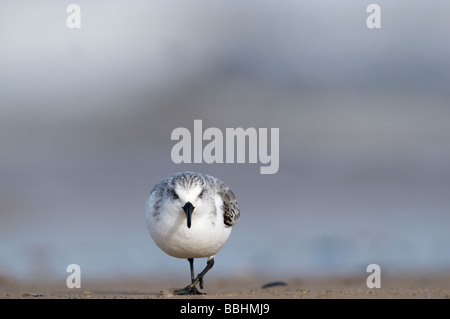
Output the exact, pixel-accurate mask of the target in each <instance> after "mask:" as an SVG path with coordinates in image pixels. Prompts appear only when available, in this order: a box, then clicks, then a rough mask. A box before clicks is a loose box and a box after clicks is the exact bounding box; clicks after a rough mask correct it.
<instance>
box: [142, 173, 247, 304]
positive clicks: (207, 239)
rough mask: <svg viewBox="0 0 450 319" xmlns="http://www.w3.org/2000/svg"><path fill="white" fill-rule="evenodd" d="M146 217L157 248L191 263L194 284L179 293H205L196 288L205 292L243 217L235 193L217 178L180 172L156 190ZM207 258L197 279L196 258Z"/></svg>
mask: <svg viewBox="0 0 450 319" xmlns="http://www.w3.org/2000/svg"><path fill="white" fill-rule="evenodd" d="M145 217H146V220H147V226H148V230H149V232H150V235H151V236H152V238H153V240H154V241H155V243H156V245H158V247H159V248H160V249H161V250H163V251H164V252H165V253H166V254H168V255H170V256H173V257H177V258H186V259H187V260H188V261H189V264H190V270H191V284H190V285H188V286H186V287H185V288H182V289H177V290H176V291H175V294H182V295H191V294H202V293H201V292H199V291H198V290H197V288H196V285H197V284H199V286H200V289H203V277H204V276H205V274H206V273H207V272H208V271H209V270H210V269H211V268H212V267H213V265H214V257H215V255H216V254H217V253H218V251H219V250H220V249H221V248H222V246H223V245H224V244H225V242H226V241H227V240H228V237H229V236H230V233H231V228H232V227H233V225H235V224H236V223H237V222H238V221H239V218H240V212H239V209H238V204H237V200H236V197H235V195H234V193H233V192H232V191H231V189H230V188H228V187H227V186H226V185H225V184H224V183H223V182H222V181H220V180H218V179H217V178H215V177H213V176H209V175H206V174H202V173H195V172H180V173H176V174H173V175H171V176H168V177H166V178H165V179H163V180H162V181H160V182H159V183H158V184H156V186H155V187H154V188H153V190H152V192H151V193H150V196H149V198H148V199H147V203H146V206H145ZM203 257H206V258H208V259H207V263H206V267H205V269H203V271H202V272H201V273H199V274H198V275H197V277H194V258H203Z"/></svg>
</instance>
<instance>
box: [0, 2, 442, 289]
mask: <svg viewBox="0 0 450 319" xmlns="http://www.w3.org/2000/svg"><path fill="white" fill-rule="evenodd" d="M73 2H75V3H77V4H79V5H80V7H81V29H69V28H67V26H66V19H67V17H68V16H69V14H68V13H66V7H67V6H68V4H69V3H72V2H70V1H60V0H58V1H56V0H53V1H48V0H46V1H44V0H42V1H20V0H14V1H13V0H3V1H1V3H0V39H1V41H0V42H1V44H0V277H6V278H14V279H17V280H22V281H26V282H28V281H35V280H61V282H62V283H65V280H66V278H67V276H68V274H67V273H66V267H67V265H69V264H72V263H76V264H78V265H80V267H81V272H82V280H85V279H108V278H115V279H117V278H129V277H136V276H137V277H139V276H142V277H147V278H151V277H152V276H160V277H163V278H164V277H165V276H166V277H167V278H168V277H169V276H174V275H176V276H183V278H184V277H186V278H188V277H187V276H188V272H189V270H188V262H187V261H185V260H177V259H175V258H172V257H169V256H168V255H166V254H164V253H163V252H162V251H160V250H159V248H158V247H157V246H156V245H155V244H154V242H153V241H152V239H151V237H150V235H149V234H148V231H147V226H146V223H145V218H144V206H145V201H146V199H147V197H148V195H149V194H150V191H151V189H152V188H153V186H154V185H155V184H156V183H157V182H158V181H159V180H161V179H162V178H164V177H166V176H167V175H170V174H172V173H174V172H177V171H182V170H193V171H201V172H204V173H207V174H211V175H214V176H216V177H218V178H219V179H221V180H223V181H224V182H225V183H226V184H227V185H229V186H230V187H231V188H232V189H233V191H234V192H235V194H236V195H237V198H238V201H239V206H240V210H241V221H240V223H239V224H238V225H237V226H236V227H235V228H233V232H232V236H231V237H230V239H229V241H228V242H227V244H226V245H225V246H224V248H223V249H222V250H221V251H220V253H219V254H218V255H217V257H216V265H215V266H214V271H213V272H214V276H217V277H220V276H223V277H226V276H241V275H259V274H262V275H268V274H270V275H274V276H275V275H282V276H284V277H300V278H301V277H309V276H329V275H338V276H341V275H342V276H344V275H345V276H365V275H366V267H367V265H369V264H372V263H376V264H378V265H380V267H381V271H382V273H384V274H386V273H387V274H394V275H395V274H409V273H417V272H419V273H442V272H448V271H449V270H450V232H449V229H450V124H449V123H450V90H449V88H450V37H449V30H450V20H449V19H448V15H449V13H450V3H449V2H448V1H439V0H437V1H433V5H431V4H430V3H429V2H427V1H414V2H411V1H406V0H399V1H394V2H392V1H381V0H379V1H377V2H376V3H377V4H379V5H380V7H381V29H368V28H367V26H366V19H367V17H368V16H369V13H366V8H367V6H368V5H369V4H370V3H372V2H370V1H361V0H349V1H345V2H339V3H337V2H336V1H332V0H326V1H285V0H282V1H256V0H251V1H237V0H227V1H214V2H206V1H199V0H190V1H177V0H175V1H162V0H160V1H124V0H122V1H118V0H117V1H100V0H99V1H87V0H77V1H73ZM195 119H201V120H203V128H204V129H206V128H208V127H218V128H220V129H222V130H223V132H225V128H227V127H230V128H236V127H243V128H248V127H255V128H261V127H266V128H279V129H280V141H279V144H280V164H279V165H280V166H279V171H278V173H277V174H274V175H260V174H259V169H260V166H261V164H260V163H258V164H179V165H177V164H174V163H173V162H172V160H171V157H170V152H171V149H172V147H173V145H175V141H171V139H170V136H171V132H172V131H173V130H174V129H175V128H177V127H186V128H188V129H189V130H190V131H191V132H193V125H194V120H195ZM204 262H206V261H203V260H200V261H198V262H197V263H196V265H197V266H196V267H197V269H199V270H200V269H201V268H203V266H204Z"/></svg>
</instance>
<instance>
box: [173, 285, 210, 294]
mask: <svg viewBox="0 0 450 319" xmlns="http://www.w3.org/2000/svg"><path fill="white" fill-rule="evenodd" d="M201 288H203V287H201ZM174 294H175V295H206V293H204V292H200V291H198V289H197V287H195V286H192V285H189V286H186V287H184V288H181V289H176V290H175V291H174Z"/></svg>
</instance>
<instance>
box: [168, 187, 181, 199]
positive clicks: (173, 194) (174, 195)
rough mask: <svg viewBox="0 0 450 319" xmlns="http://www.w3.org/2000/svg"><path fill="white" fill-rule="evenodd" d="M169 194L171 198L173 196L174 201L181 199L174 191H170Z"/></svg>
mask: <svg viewBox="0 0 450 319" xmlns="http://www.w3.org/2000/svg"><path fill="white" fill-rule="evenodd" d="M169 194H170V196H172V198H173V199H178V198H179V197H178V195H177V193H176V192H175V190H174V189H170V190H169Z"/></svg>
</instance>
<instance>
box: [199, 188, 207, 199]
mask: <svg viewBox="0 0 450 319" xmlns="http://www.w3.org/2000/svg"><path fill="white" fill-rule="evenodd" d="M204 193H205V190H204V189H203V190H202V192H201V193H200V194H199V195H198V197H199V198H203V194H204Z"/></svg>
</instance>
